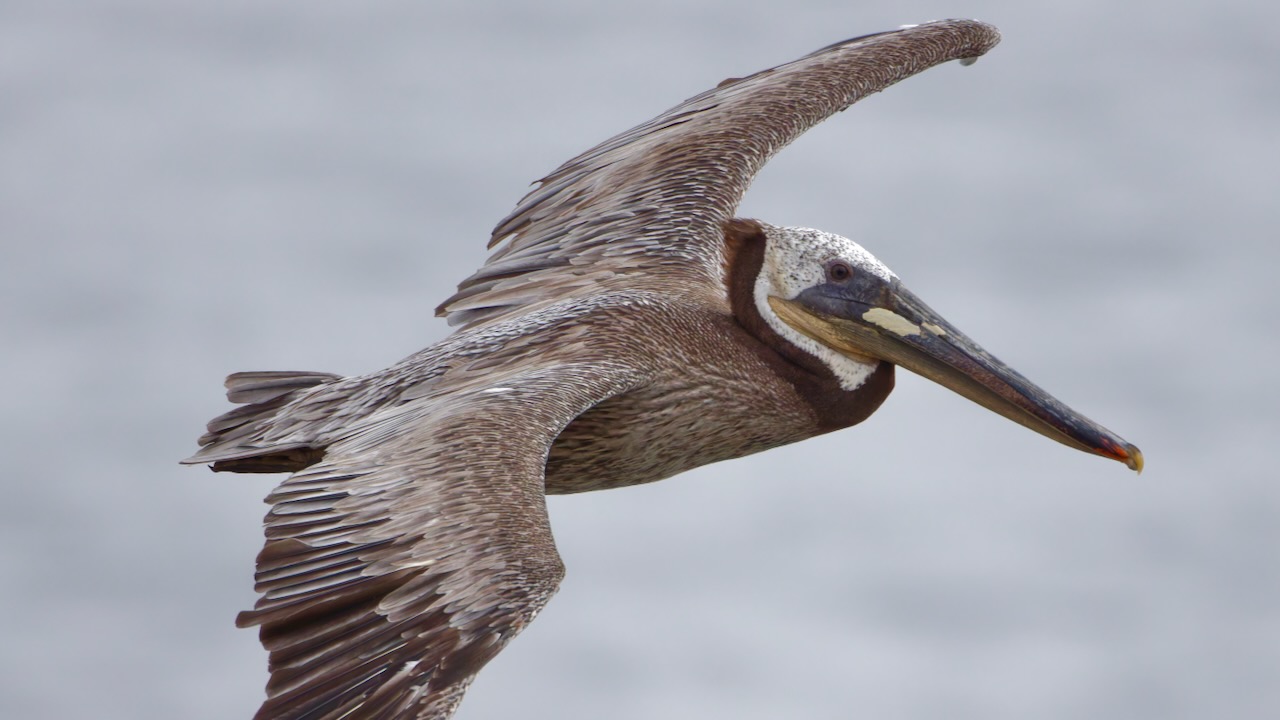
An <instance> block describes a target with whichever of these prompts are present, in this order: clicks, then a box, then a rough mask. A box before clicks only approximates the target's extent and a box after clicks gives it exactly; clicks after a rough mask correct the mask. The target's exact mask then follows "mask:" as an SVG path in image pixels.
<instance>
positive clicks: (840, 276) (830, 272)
mask: <svg viewBox="0 0 1280 720" xmlns="http://www.w3.org/2000/svg"><path fill="white" fill-rule="evenodd" d="M851 277H853V268H851V267H849V263H847V262H844V261H843V260H836V261H834V262H832V263H829V264H828V265H827V279H828V280H831V281H832V282H844V281H845V280H848V279H849V278H851Z"/></svg>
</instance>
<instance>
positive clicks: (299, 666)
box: [183, 20, 1142, 720]
mask: <svg viewBox="0 0 1280 720" xmlns="http://www.w3.org/2000/svg"><path fill="white" fill-rule="evenodd" d="M998 40H999V33H998V32H997V31H996V29H995V28H993V27H991V26H989V25H985V24H982V23H979V22H975V21H968V20H946V21H940V22H932V23H927V24H923V25H916V26H908V27H904V28H900V29H898V30H895V31H891V32H884V33H879V34H875V35H867V36H864V37H859V38H854V39H852V40H847V41H844V42H839V43H836V44H834V45H830V46H828V47H825V48H822V49H821V50H818V51H816V52H813V53H811V54H809V55H806V56H804V57H802V58H800V59H798V60H795V61H793V62H789V63H786V64H784V65H779V66H778V67H775V68H771V69H768V70H764V71H762V72H758V73H755V74H754V75H750V76H747V77H742V78H731V79H729V80H725V81H724V82H722V83H720V84H719V85H717V86H716V87H715V88H713V89H711V90H708V91H706V92H704V93H702V94H700V95H697V96H695V97H692V98H690V99H689V100H686V101H685V102H683V103H681V104H679V105H677V106H675V107H674V108H672V109H670V110H668V111H666V112H664V113H662V114H661V115H659V116H657V117H656V118H654V119H652V120H650V121H648V122H646V123H644V124H642V125H638V126H636V127H635V128H632V129H631V130H628V131H626V132H624V133H622V134H620V135H617V136H616V137H613V138H611V139H609V140H606V141H605V142H603V143H601V144H600V145H597V146H595V147H593V148H591V149H590V150H587V151H586V152H584V153H583V154H581V155H579V156H577V157H575V158H573V159H571V160H569V161H568V162H566V163H565V164H563V165H561V166H560V167H559V168H557V169H556V170H555V171H553V172H552V173H551V174H550V175H548V176H546V177H545V178H543V179H542V180H541V181H540V182H539V183H537V186H536V187H535V188H534V189H533V190H532V191H531V192H530V193H529V194H528V195H526V196H525V197H524V199H522V200H521V201H520V202H519V204H517V205H516V208H515V210H513V211H512V212H511V214H510V215H508V216H507V217H506V218H505V219H503V220H502V221H501V222H499V223H498V225H497V227H496V228H495V229H494V230H493V234H492V238H491V239H490V241H489V247H490V248H491V249H493V252H492V254H491V256H490V257H489V259H488V261H487V262H486V263H485V264H484V265H483V266H482V267H481V268H480V269H479V270H477V271H476V272H475V274H473V275H472V276H470V277H468V278H466V279H465V280H463V281H462V283H461V284H460V285H459V286H458V290H457V292H456V293H454V294H453V296H452V297H450V298H448V299H447V300H445V302H444V303H443V304H442V305H441V306H440V307H439V309H438V310H437V314H438V315H442V316H445V317H447V318H448V322H449V324H450V325H452V326H454V327H455V328H456V330H455V332H454V333H453V334H452V335H450V336H449V337H447V338H446V339H444V340H443V341H441V342H440V343H438V344H436V345H433V346H431V347H429V348H427V349H425V350H422V351H420V352H418V353H415V354H413V355H410V356H409V357H407V358H405V359H403V360H401V361H400V362H398V363H396V364H394V365H392V366H391V367H389V368H386V369H384V370H379V371H377V372H373V373H369V374H367V375H357V376H351V377H342V376H338V375H333V374H329V373H321V372H246V373H236V374H234V375H231V376H230V377H229V378H228V379H227V382H226V387H227V396H228V398H229V399H230V400H231V402H233V403H237V404H238V407H236V408H235V409H233V410H231V411H229V412H227V413H225V414H223V415H221V416H219V417H217V418H215V419H214V420H212V421H211V422H210V423H209V425H208V432H207V433H205V435H204V436H203V437H201V438H200V441H199V442H200V445H201V448H200V450H199V451H198V452H197V453H196V454H195V455H193V456H192V457H190V458H188V459H187V460H184V461H183V462H185V463H190V464H209V465H211V466H212V467H213V469H214V470H218V471H231V472H250V473H257V472H288V473H291V474H290V475H289V477H288V478H287V479H285V480H284V481H283V482H282V483H281V484H280V485H279V486H278V487H277V488H276V489H275V490H274V491H273V492H272V493H271V494H270V495H269V497H268V498H267V502H268V503H270V505H271V510H270V512H269V513H268V514H267V517H266V545H265V547H263V549H262V552H261V553H260V554H259V555H258V560H257V575H256V579H257V584H256V589H257V591H258V592H259V593H261V597H260V599H259V600H258V602H257V604H256V606H255V607H254V609H253V610H250V611H246V612H244V613H242V614H241V615H240V617H239V619H238V623H239V624H240V625H241V626H258V627H259V628H260V634H261V639H262V644H263V645H264V646H265V647H266V649H267V650H268V651H269V653H270V671H271V676H270V680H269V682H268V684H267V699H266V701H265V702H264V703H263V705H262V707H261V709H260V710H259V712H258V714H257V716H256V717H257V718H258V719H259V720H267V719H271V720H280V719H286V718H287V719H291V720H303V719H306V720H337V719H338V718H349V719H355V718H360V719H372V718H382V719H388V720H389V719H396V720H403V719H407V718H414V719H418V720H444V719H445V718H448V717H450V716H451V715H452V714H453V712H454V710H455V708H456V707H457V705H458V703H459V702H460V701H461V699H462V696H463V693H464V692H465V691H466V688H467V686H468V685H469V684H470V682H471V680H472V678H474V677H475V675H476V673H477V672H478V671H479V670H480V669H481V668H482V667H483V666H484V665H485V663H487V662H488V661H489V660H490V659H492V658H493V657H494V656H495V655H496V654H497V653H498V652H499V651H500V650H502V648H503V647H504V646H505V645H506V644H507V642H508V641H510V640H511V638H512V637H514V636H515V635H516V634H517V633H519V632H520V630H522V629H523V628H524V627H525V626H526V625H527V624H528V623H529V622H530V621H531V620H533V618H534V616H535V615H536V614H537V613H538V611H539V610H540V609H541V608H542V607H543V606H544V605H545V604H546V602H547V601H548V600H549V599H550V597H551V595H552V594H553V593H554V592H555V591H556V588H557V587H558V585H559V583H560V579H561V577H562V576H563V574H564V566H563V564H562V563H561V561H560V557H559V555H558V554H557V552H556V547H555V543H554V541H553V539H552V534H551V528H550V526H549V524H548V520H547V510H546V503H545V495H546V494H548V493H575V492H583V491H587V490H601V489H605V488H613V487H623V486H627V485H635V484H638V483H647V482H653V481H655V480H661V479H663V478H666V477H670V476H672V475H675V474H677V473H680V472H683V471H685V470H688V469H690V468H695V467H698V466H701V465H706V464H708V463H713V462H717V461H720V460H726V459H729V458H736V457H741V456H743V455H749V454H751V453H755V452H759V451H761V450H767V449H769V448H773V447H778V446H780V445H785V444H788V443H793V442H797V441H800V440H804V439H806V438H810V437H814V436H816V435H820V434H823V433H827V432H831V431H833V430H838V429H841V428H846V427H849V426H851V425H855V424H857V423H859V422H862V421H863V420H865V419H866V418H867V417H868V416H869V415H871V413H873V412H874V411H875V410H876V408H878V407H879V406H880V404H881V403H882V402H883V401H884V400H885V398H886V397H887V396H888V395H889V392H890V391H891V390H892V388H893V382H894V371H895V367H898V366H901V367H903V368H906V369H907V370H910V371H912V372H916V373H919V374H920V375H923V376H924V377H927V378H929V379H930V380H933V381H934V382H936V383H938V384H940V385H942V386H944V387H947V388H950V389H951V390H953V391H955V392H957V393H960V394H961V395H963V396H965V397H967V398H969V399H970V400H973V401H974V402H976V403H978V404H980V405H982V406H984V407H986V408H988V409H990V410H993V411H995V412H997V413H999V414H1001V415H1003V416H1005V417H1006V418H1009V419H1010V420H1013V421H1015V422H1018V423H1021V424H1022V425H1025V426H1026V427H1028V428H1030V429H1032V430H1034V431H1036V432H1038V433H1040V434H1042V435H1045V436H1047V437H1049V438H1052V439H1054V440H1057V441H1059V442H1061V443H1063V444H1065V445H1069V446H1071V447H1074V448H1077V449H1079V450H1084V451H1086V452H1090V453H1095V454H1097V455H1101V456H1103V457H1108V458H1113V459H1116V460H1119V461H1121V462H1124V463H1125V464H1127V465H1128V466H1129V467H1130V468H1133V469H1135V470H1140V469H1141V467H1142V455H1141V453H1139V451H1138V449H1137V448H1136V447H1135V446H1133V445H1131V444H1129V443H1127V442H1125V441H1124V440H1122V439H1121V438H1120V437H1118V436H1117V435H1115V434H1113V433H1111V432H1110V431H1108V430H1106V429H1104V428H1103V427H1101V426H1099V425H1097V424H1095V423H1094V422H1092V421H1090V420H1089V419H1087V418H1085V417H1083V416H1081V415H1079V414H1078V413H1076V412H1074V411H1073V410H1071V409H1070V408H1067V407H1066V406H1065V405H1063V404H1062V403H1060V402H1058V401H1057V400H1055V399H1054V398H1052V397H1051V396H1050V395H1048V394H1047V393H1046V392H1044V391H1043V390H1041V389H1040V388H1038V387H1036V386H1035V385H1033V384H1032V383H1031V382H1030V381H1028V380H1027V379H1026V378H1024V377H1023V376H1022V375H1020V374H1018V373H1017V372H1015V371H1014V370H1012V369H1010V368H1009V367H1008V366H1006V365H1004V364H1003V363H1001V362H1000V361H999V360H997V359H996V358H995V357H993V356H991V355H990V354H988V353H987V352H986V351H984V350H983V349H982V348H981V347H979V346H978V345H977V344H976V343H974V342H973V341H972V340H970V339H969V338H968V337H966V336H965V335H964V334H963V333H961V332H960V331H959V330H957V329H956V328H955V327H953V326H952V325H951V324H950V323H948V322H947V321H946V320H944V319H943V318H942V317H941V316H939V315H938V314H937V313H936V312H934V311H933V310H932V309H930V308H929V306H927V305H926V304H925V303H924V302H922V301H921V300H920V299H919V298H918V297H916V295H914V294H913V293H912V292H910V291H909V290H907V288H906V287H904V286H903V285H902V283H901V282H900V281H899V279H898V277H897V276H896V275H895V274H894V273H893V272H892V271H891V270H889V268H887V267H885V266H884V265H883V264H882V263H881V262H880V261H878V260H877V259H876V258H875V257H874V256H872V255H871V254H870V253H869V252H867V251H866V250H864V249H863V248H862V247H861V246H859V245H858V244H857V243H855V242H853V241H852V240H848V239H846V238H843V237H840V236H838V235H834V234H831V233H827V232H822V231H819V230H811V229H806V228H793V227H778V226H774V225H770V224H768V223H766V222H763V221H760V220H750V219H741V218H736V217H735V216H734V211H735V209H736V208H737V206H738V203H739V201H740V200H741V199H742V195H743V193H744V192H745V191H746V189H747V186H748V185H749V184H750V182H751V180H752V178H753V177H754V176H755V174H756V173H757V172H758V171H759V170H760V168H761V167H762V166H763V165H764V163H765V162H766V161H767V160H768V159H769V158H770V157H771V156H772V155H773V154H774V153H775V152H777V151H778V150H780V149H781V148H782V147H783V146H785V145H786V144H787V143H789V142H791V141H792V140H794V139H795V138H796V137H798V136H799V135H800V134H801V133H803V132H804V131H805V130H807V129H809V128H810V127H812V126H813V125H815V124H817V123H818V122H820V121H822V120H823V119H825V118H827V117H829V116H830V115H832V114H834V113H836V112H838V111H840V110H843V109H845V108H847V107H848V106H849V105H851V104H852V103H854V102H856V101H858V100H859V99H861V98H863V97H865V96H867V95H869V94H871V93H875V92H878V91H880V90H883V89H884V88H886V87H888V86H889V85H892V84H893V83H895V82H897V81H899V80H902V79H904V78H907V77H909V76H911V75H914V74H915V73H918V72H920V71H922V70H925V69H926V68H929V67H931V66H933V65H937V64H939V63H942V62H945V61H949V60H961V61H962V62H965V61H972V60H973V59H974V58H977V57H978V56H980V55H982V54H983V53H985V52H987V51H988V50H989V49H991V48H992V47H993V46H994V45H995V44H996V42H997V41H998Z"/></svg>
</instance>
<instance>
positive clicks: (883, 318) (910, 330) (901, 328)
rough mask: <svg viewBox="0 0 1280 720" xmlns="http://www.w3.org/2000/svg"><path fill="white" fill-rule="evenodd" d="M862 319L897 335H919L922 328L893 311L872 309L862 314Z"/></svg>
mask: <svg viewBox="0 0 1280 720" xmlns="http://www.w3.org/2000/svg"><path fill="white" fill-rule="evenodd" d="M862 319H863V320H866V321H867V322H869V323H871V324H872V325H876V326H878V327H882V328H884V329H885V330H888V331H889V332H891V333H893V334H895V335H919V334H920V326H919V325H916V324H915V323H913V322H911V321H910V320H908V319H906V318H904V317H902V316H901V315H899V314H898V313H896V312H894V311H892V310H885V309H884V308H871V309H870V310H868V311H866V312H864V313H862Z"/></svg>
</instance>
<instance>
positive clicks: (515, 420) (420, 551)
mask: <svg viewBox="0 0 1280 720" xmlns="http://www.w3.org/2000/svg"><path fill="white" fill-rule="evenodd" d="M501 375H503V377H502V378H501V380H500V381H498V382H500V385H498V384H493V385H488V386H486V385H478V386H475V387H473V388H470V389H467V390H464V391H460V392H452V393H449V394H447V395H444V396H443V397H433V398H430V399H429V401H416V402H413V403H409V404H407V405H403V406H399V407H395V408H392V409H389V410H388V411H386V412H384V413H381V414H379V415H378V416H375V417H372V418H370V419H369V421H368V422H367V423H365V424H364V425H363V426H361V427H359V428H355V429H354V430H353V431H352V432H350V433H349V434H348V435H347V436H346V437H344V438H343V439H342V440H340V441H338V442H335V443H334V444H332V445H330V446H329V447H328V450H327V452H326V454H325V457H324V460H323V461H322V462H319V463H318V464H316V465H313V466H311V467H308V468H306V469H304V470H302V471H300V472H297V473H295V474H293V475H292V476H291V477H290V478H289V479H287V480H286V481H285V482H284V483H282V484H281V485H280V487H279V488H277V489H276V490H275V491H274V492H273V493H272V494H271V495H270V496H269V497H268V498H267V500H268V502H270V503H271V504H272V509H271V511H270V513H269V514H268V515H267V530H266V534H267V543H266V546H265V547H264V548H263V550H262V552H261V554H260V555H259V556H258V572H257V576H256V577H257V586H256V588H257V590H258V591H259V592H260V593H261V594H262V596H261V598H260V599H259V601H258V603H257V605H256V606H255V608H254V609H253V610H251V611H248V612H245V613H242V614H241V616H240V618H239V620H238V623H239V624H240V625H241V626H252V625H259V626H261V630H260V634H261V638H262V643H263V645H264V646H265V647H266V648H267V649H268V650H269V651H270V668H271V679H270V681H269V683H268V686H267V695H268V697H267V700H266V702H265V703H264V704H263V706H262V708H261V710H260V711H259V712H258V714H257V716H256V717H257V718H258V719H259V720H267V719H268V718H269V719H271V720H282V719H285V718H288V719H290V720H302V719H303V718H306V719H308V720H337V718H343V717H360V718H420V719H424V720H431V719H436V718H446V717H448V716H449V715H450V714H451V713H452V711H453V708H454V707H455V706H456V705H457V703H458V701H459V700H461V698H462V694H463V692H464V691H465V689H466V687H467V685H468V684H469V683H470V681H471V678H472V676H474V675H475V673H476V672H477V671H478V670H479V669H480V668H481V667H482V666H483V665H484V664H485V663H486V662H488V661H489V659H491V658H492V657H493V656H494V655H496V654H497V652H498V651H499V650H500V649H501V648H502V647H503V646H504V645H505V644H506V643H507V641H508V640H510V639H511V637H512V636H514V635H515V634H516V633H518V632H519V631H520V630H521V629H522V628H523V627H524V626H525V624H527V623H528V622H529V621H530V620H531V619H532V618H533V616H534V615H535V614H536V613H537V612H538V610H539V609H541V608H542V606H543V605H544V604H545V603H546V602H547V600H548V599H549V598H550V596H551V594H552V593H553V592H554V591H555V589H556V587H557V586H558V584H559V582H560V578H561V576H562V574H563V572H564V571H563V566H562V565H561V563H560V559H559V556H558V555H557V553H556V550H555V545H554V542H553V540H552V537H551V530H550V527H549V526H548V521H547V516H546V507H545V504H544V494H543V471H544V467H545V464H546V456H547V452H548V450H549V448H550V446H551V443H552V441H553V440H554V439H555V437H556V435H558V434H559V432H560V430H561V429H563V428H564V427H565V426H566V425H567V424H568V423H569V422H570V421H571V420H572V419H573V418H574V417H576V416H577V415H578V414H580V413H581V412H583V411H584V410H586V409H587V408H589V407H591V406H592V405H594V404H595V403H597V402H599V401H601V400H603V399H605V398H608V397H611V396H612V395H614V394H616V393H618V392H621V391H623V390H624V389H626V388H627V387H628V386H629V385H628V384H629V383H630V382H631V381H632V379H631V376H630V374H629V373H628V372H627V371H623V370H620V369H618V368H616V367H611V366H603V365H599V364H561V365H556V366H554V367H546V366H544V367H543V368H542V369H533V370H524V371H518V372H506V373H501ZM486 389H487V390H488V391H487V392H486Z"/></svg>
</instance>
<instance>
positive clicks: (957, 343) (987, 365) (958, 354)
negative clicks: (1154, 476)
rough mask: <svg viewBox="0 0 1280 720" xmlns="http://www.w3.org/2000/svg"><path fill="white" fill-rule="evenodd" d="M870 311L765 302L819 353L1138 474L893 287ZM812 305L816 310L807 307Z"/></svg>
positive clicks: (1119, 443) (1137, 465) (1101, 433)
mask: <svg viewBox="0 0 1280 720" xmlns="http://www.w3.org/2000/svg"><path fill="white" fill-rule="evenodd" d="M887 290H888V291H887V292H885V293H884V294H883V295H882V296H881V300H880V301H877V302H875V303H874V304H865V303H862V302H850V301H847V300H846V301H844V302H838V301H837V302H832V300H835V298H830V297H828V298H825V299H824V301H823V302H817V303H814V302H805V301H806V298H805V297H804V296H803V294H802V295H801V296H800V297H797V298H796V299H795V300H786V299H783V298H779V297H772V296H771V297H770V298H769V306H770V307H771V308H773V311H774V312H775V313H777V314H778V317H779V318H781V319H782V320H783V321H784V322H786V323H787V324H789V325H791V326H793V327H795V328H796V329H797V330H799V331H800V332H803V333H804V334H806V335H808V336H809V337H812V338H813V339H814V340H817V341H818V342H820V343H823V344H824V345H827V346H828V347H830V348H832V349H834V350H836V351H837V352H840V353H845V354H848V355H852V356H857V357H871V358H875V359H878V360H882V361H885V362H890V363H893V364H895V365H899V366H901V367H903V368H906V369H907V370H910V371H912V372H914V373H916V374H918V375H922V376H924V377H926V378H928V379H930V380H932V381H934V382H936V383H938V384H939V385H942V386H943V387H946V388H949V389H951V390H953V391H955V392H957V393H959V394H960V395H963V396H964V397H967V398H969V399H970V400H972V401H974V402H976V403H978V404H979V405H981V406H983V407H985V408H987V409H988V410H991V411H993V412H996V413H999V414H1000V415H1003V416H1004V417H1006V418H1008V419H1010V420H1012V421H1014V422H1016V423H1018V424H1020V425H1023V426H1025V427H1028V428H1030V429H1032V430H1034V431H1036V432H1038V433H1040V434H1041V435H1044V436H1045V437H1047V438H1050V439H1053V440H1057V441H1058V442H1060V443H1062V444H1064V445H1068V446H1070V447H1073V448H1076V449H1077V450H1083V451H1085V452H1088V453H1093V454H1095V455H1101V456H1103V457H1107V458H1111V459H1114V460H1119V461H1120V462H1123V463H1124V464H1125V465H1127V466H1128V467H1129V469H1131V470H1134V471H1137V472H1142V452H1141V451H1140V450H1138V448H1137V446H1135V445H1133V444H1132V443H1129V442H1126V441H1125V440H1123V439H1122V438H1121V437H1120V436H1118V435H1116V434H1115V433H1113V432H1111V431H1110V430H1107V429H1106V428H1104V427H1102V426H1101V425H1098V424H1097V423H1095V422H1093V421H1092V420H1090V419H1089V418H1087V417H1084V416H1083V415H1081V414H1079V413H1077V412H1076V411H1074V410H1072V409H1071V408H1069V407H1067V406H1066V405H1064V404H1062V403H1061V402H1059V401H1058V400H1057V399H1056V398H1054V397H1053V396H1052V395H1050V394H1049V393H1047V392H1045V391H1044V390H1041V389H1040V388H1039V387H1037V386H1036V385H1035V384H1033V383H1032V382H1031V381H1030V380H1027V379H1026V378H1025V377H1023V376H1022V375H1021V374H1019V373H1018V372H1017V371H1015V370H1014V369H1013V368H1010V367H1009V366H1008V365H1005V364H1004V363H1002V362H1000V361H999V360H997V359H996V358H995V357H993V356H992V355H990V354H989V353H987V352H986V351H985V350H983V349H982V348H981V347H980V346H979V345H978V344H977V343H975V342H974V341H972V340H970V339H969V338H968V337H966V336H965V335H964V334H963V333H961V332H960V331H959V330H956V329H955V328H954V327H952V326H951V324H950V323H948V322H947V321H946V320H944V319H942V317H941V316H939V315H938V314H937V313H936V312H934V311H933V310H932V309H931V308H929V306H928V305H925V304H924V303H923V302H921V300H920V299H919V298H917V297H916V296H915V294H914V293H912V292H910V291H908V290H907V289H906V288H904V287H902V286H901V285H900V284H899V283H898V282H896V281H895V282H894V283H893V287H892V288H887ZM815 305H816V306H817V307H815Z"/></svg>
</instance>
